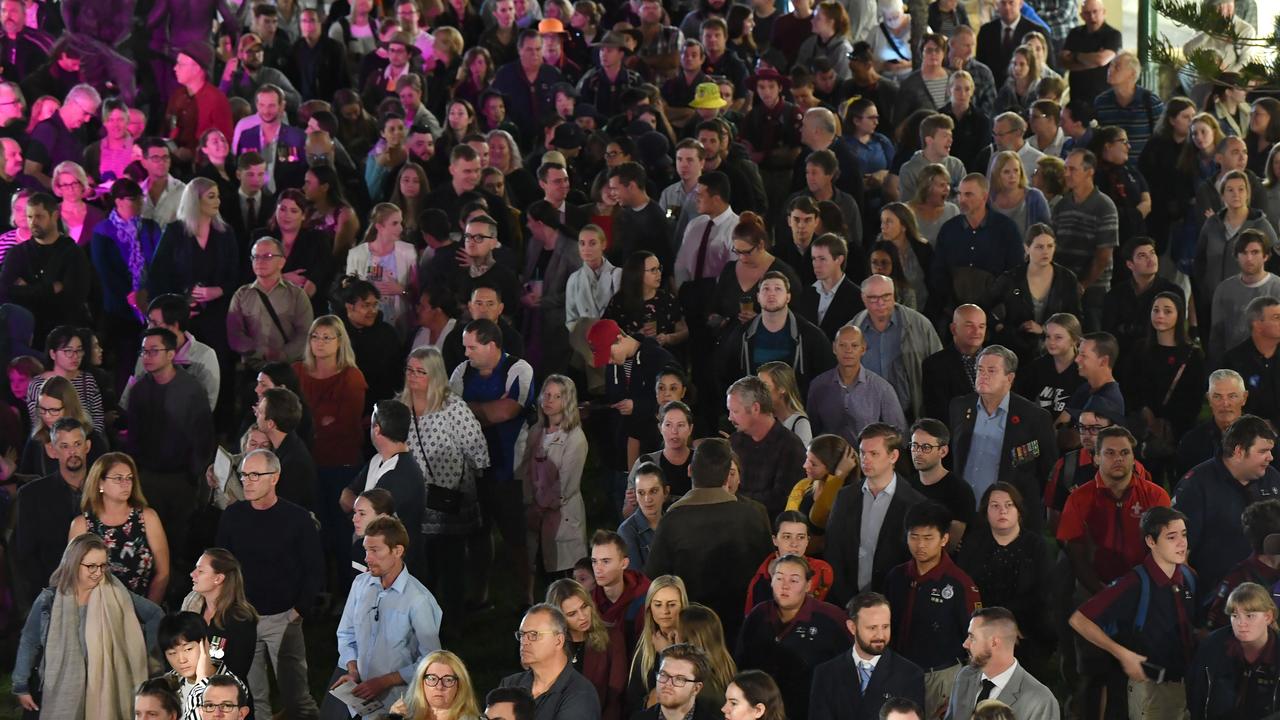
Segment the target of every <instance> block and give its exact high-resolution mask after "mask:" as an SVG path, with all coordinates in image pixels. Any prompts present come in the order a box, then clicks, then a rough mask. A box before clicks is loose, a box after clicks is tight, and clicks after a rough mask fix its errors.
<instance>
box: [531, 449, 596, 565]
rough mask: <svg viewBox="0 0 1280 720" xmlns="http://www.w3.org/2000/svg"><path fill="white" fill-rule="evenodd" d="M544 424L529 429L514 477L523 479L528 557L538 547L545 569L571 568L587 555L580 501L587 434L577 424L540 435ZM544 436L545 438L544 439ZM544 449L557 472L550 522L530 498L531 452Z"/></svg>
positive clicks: (584, 516) (533, 557)
mask: <svg viewBox="0 0 1280 720" xmlns="http://www.w3.org/2000/svg"><path fill="white" fill-rule="evenodd" d="M544 432H545V430H544V428H542V427H541V426H536V427H534V428H533V429H531V430H530V431H529V441H528V442H527V443H526V444H525V449H524V455H523V459H522V460H521V462H520V466H519V467H518V468H516V477H519V478H521V480H522V482H523V483H524V502H525V507H526V508H527V510H528V517H529V534H528V547H529V557H530V560H531V561H532V560H534V559H535V558H536V555H534V553H536V552H537V551H538V547H539V545H541V547H542V563H543V565H544V567H545V568H546V570H547V572H559V571H561V570H571V569H573V564H574V563H576V562H577V561H578V560H579V559H581V558H583V557H586V555H587V541H586V527H587V511H586V507H585V506H584V505H583V503H582V468H583V466H584V465H585V464H586V462H587V436H586V434H585V433H583V432H582V428H581V427H577V428H574V429H573V430H570V431H568V432H564V431H557V432H554V433H551V434H550V435H546V436H545V437H544ZM544 440H545V441H544ZM542 449H545V452H546V458H547V460H549V461H550V462H551V463H552V464H553V465H555V467H556V469H557V470H558V471H559V475H560V511H559V512H560V519H559V522H557V523H556V524H555V525H554V526H551V525H550V524H549V523H544V522H543V519H544V516H545V515H546V514H547V513H545V512H544V511H542V510H541V509H539V508H538V507H537V506H536V505H535V503H534V501H533V458H534V453H536V452H538V451H539V450H542Z"/></svg>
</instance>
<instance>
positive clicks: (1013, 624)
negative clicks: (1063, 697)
mask: <svg viewBox="0 0 1280 720" xmlns="http://www.w3.org/2000/svg"><path fill="white" fill-rule="evenodd" d="M1017 642H1018V622H1017V620H1015V619H1014V617H1013V613H1011V612H1009V611H1008V610H1006V609H1005V608H1002V607H988V608H981V609H979V610H978V611H977V612H975V613H974V614H973V618H972V619H970V620H969V637H967V638H966V639H965V641H964V648H965V650H968V651H969V664H968V665H966V666H965V667H964V669H962V670H961V671H960V674H959V675H958V676H956V685H955V690H954V691H953V692H952V693H951V704H950V706H949V707H948V708H947V719H948V720H953V719H954V720H960V719H961V718H967V717H972V716H973V711H974V709H975V708H976V707H977V705H978V703H980V702H982V701H983V700H993V699H998V700H1000V702H1002V703H1004V704H1006V705H1008V706H1009V707H1010V708H1012V709H1013V712H1014V714H1015V715H1016V716H1017V717H1018V718H1019V720H1057V718H1058V701H1057V700H1056V699H1055V698H1054V697H1053V692H1052V691H1050V690H1049V688H1047V687H1045V686H1044V684H1043V683H1041V682H1040V681H1039V680H1036V679H1035V678H1033V677H1031V673H1029V672H1027V671H1026V669H1024V668H1023V667H1022V666H1021V665H1019V664H1018V661H1017V659H1015V658H1014V656H1013V649H1014V645H1016V644H1017Z"/></svg>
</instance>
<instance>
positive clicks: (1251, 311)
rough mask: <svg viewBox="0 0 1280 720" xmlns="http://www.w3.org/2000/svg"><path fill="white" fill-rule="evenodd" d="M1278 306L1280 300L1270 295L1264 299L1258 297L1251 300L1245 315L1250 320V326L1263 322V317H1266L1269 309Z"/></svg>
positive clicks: (1246, 307) (1264, 296) (1263, 297)
mask: <svg viewBox="0 0 1280 720" xmlns="http://www.w3.org/2000/svg"><path fill="white" fill-rule="evenodd" d="M1276 305H1280V300H1277V299H1276V298H1273V297H1271V296H1270V295H1263V296H1262V297H1256V298H1254V299H1252V300H1250V301H1249V304H1248V305H1247V306H1245V315H1247V316H1248V318H1249V324H1250V325H1252V324H1253V323H1256V322H1262V318H1263V316H1264V315H1266V312H1267V308H1269V307H1275V306H1276Z"/></svg>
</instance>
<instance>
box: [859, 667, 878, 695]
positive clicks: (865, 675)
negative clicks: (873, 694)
mask: <svg viewBox="0 0 1280 720" xmlns="http://www.w3.org/2000/svg"><path fill="white" fill-rule="evenodd" d="M874 669H875V668H873V667H871V664H870V663H861V662H860V663H858V679H859V680H861V681H862V692H864V693H865V692H866V691H867V685H869V684H871V672H872V670H874Z"/></svg>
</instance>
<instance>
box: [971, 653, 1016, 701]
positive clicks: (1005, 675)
mask: <svg viewBox="0 0 1280 720" xmlns="http://www.w3.org/2000/svg"><path fill="white" fill-rule="evenodd" d="M1017 669H1018V661H1017V660H1014V661H1013V664H1012V665H1010V666H1009V667H1007V668H1005V671H1004V672H1002V673H1000V674H999V675H996V676H995V677H987V674H986V673H982V674H981V675H980V676H979V677H978V683H979V684H981V683H982V681H984V680H990V681H991V684H993V685H995V687H993V688H991V693H990V694H989V695H987V699H988V700H995V699H996V698H998V697H1000V691H1001V690H1004V689H1005V686H1007V685H1008V684H1009V681H1010V680H1012V679H1013V673H1014V672H1015V671H1017ZM979 692H981V691H979Z"/></svg>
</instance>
